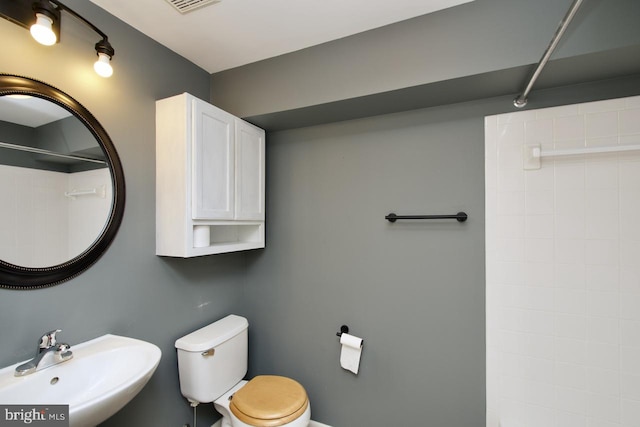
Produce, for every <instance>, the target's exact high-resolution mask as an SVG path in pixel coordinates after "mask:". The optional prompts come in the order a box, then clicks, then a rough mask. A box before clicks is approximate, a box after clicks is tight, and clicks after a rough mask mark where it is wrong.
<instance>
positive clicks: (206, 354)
mask: <svg viewBox="0 0 640 427" xmlns="http://www.w3.org/2000/svg"><path fill="white" fill-rule="evenodd" d="M215 352H216V349H215V348H210V349H209V350H207V351H203V352H202V357H210V356H213V355H214V354H215Z"/></svg>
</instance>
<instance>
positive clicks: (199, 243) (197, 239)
mask: <svg viewBox="0 0 640 427" xmlns="http://www.w3.org/2000/svg"><path fill="white" fill-rule="evenodd" d="M210 243H211V227H209V226H208V225H196V226H194V227H193V247H194V248H206V247H207V246H209V244H210Z"/></svg>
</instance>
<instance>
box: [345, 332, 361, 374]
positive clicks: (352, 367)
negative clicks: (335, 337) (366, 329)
mask: <svg viewBox="0 0 640 427" xmlns="http://www.w3.org/2000/svg"><path fill="white" fill-rule="evenodd" d="M340 344H342V351H341V352H340V366H342V368H343V369H346V370H348V371H351V372H353V373H354V374H357V373H358V369H359V367H360V355H361V354H362V338H359V337H356V336H353V335H349V334H347V333H344V332H343V333H342V335H340Z"/></svg>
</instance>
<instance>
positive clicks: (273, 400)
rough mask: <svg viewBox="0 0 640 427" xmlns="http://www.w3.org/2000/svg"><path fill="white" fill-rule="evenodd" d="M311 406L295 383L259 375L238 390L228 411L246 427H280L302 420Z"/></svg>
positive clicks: (273, 376) (305, 394) (276, 377)
mask: <svg viewBox="0 0 640 427" xmlns="http://www.w3.org/2000/svg"><path fill="white" fill-rule="evenodd" d="M307 406H309V399H308V398H307V392H306V391H305V389H304V387H302V385H300V383H298V382H297V381H295V380H292V379H291V378H287V377H280V376H276V375H260V376H257V377H255V378H253V379H252V380H250V381H249V382H248V383H247V384H245V385H244V387H242V388H241V389H240V390H238V391H237V392H236V393H235V394H234V395H233V398H232V399H231V403H230V404H229V408H230V409H231V412H233V415H235V416H236V417H237V418H238V419H239V420H240V421H242V422H243V423H245V424H249V425H252V426H256V427H277V426H281V425H284V424H287V423H289V422H291V421H293V420H295V419H296V418H298V417H300V415H302V414H303V413H304V411H305V410H306V409H307Z"/></svg>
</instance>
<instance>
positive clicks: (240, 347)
mask: <svg viewBox="0 0 640 427" xmlns="http://www.w3.org/2000/svg"><path fill="white" fill-rule="evenodd" d="M248 328H249V322H248V321H247V319H245V318H244V317H241V316H236V315H235V314H231V315H229V316H227V317H225V318H223V319H220V320H218V321H217V322H214V323H212V324H210V325H208V326H205V327H203V328H200V329H198V330H197V331H194V332H192V333H190V334H189V335H185V336H184V337H182V338H179V339H178V340H177V341H176V349H177V350H178V374H179V375H180V391H181V392H182V395H183V396H184V397H186V398H187V399H188V400H189V401H190V402H193V403H209V402H213V401H214V400H216V399H217V398H218V397H220V396H222V395H223V394H224V393H225V392H227V391H228V390H229V389H231V387H233V386H234V385H236V384H237V383H238V382H239V381H240V380H242V379H243V378H244V376H245V375H246V373H247V354H248Z"/></svg>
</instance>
